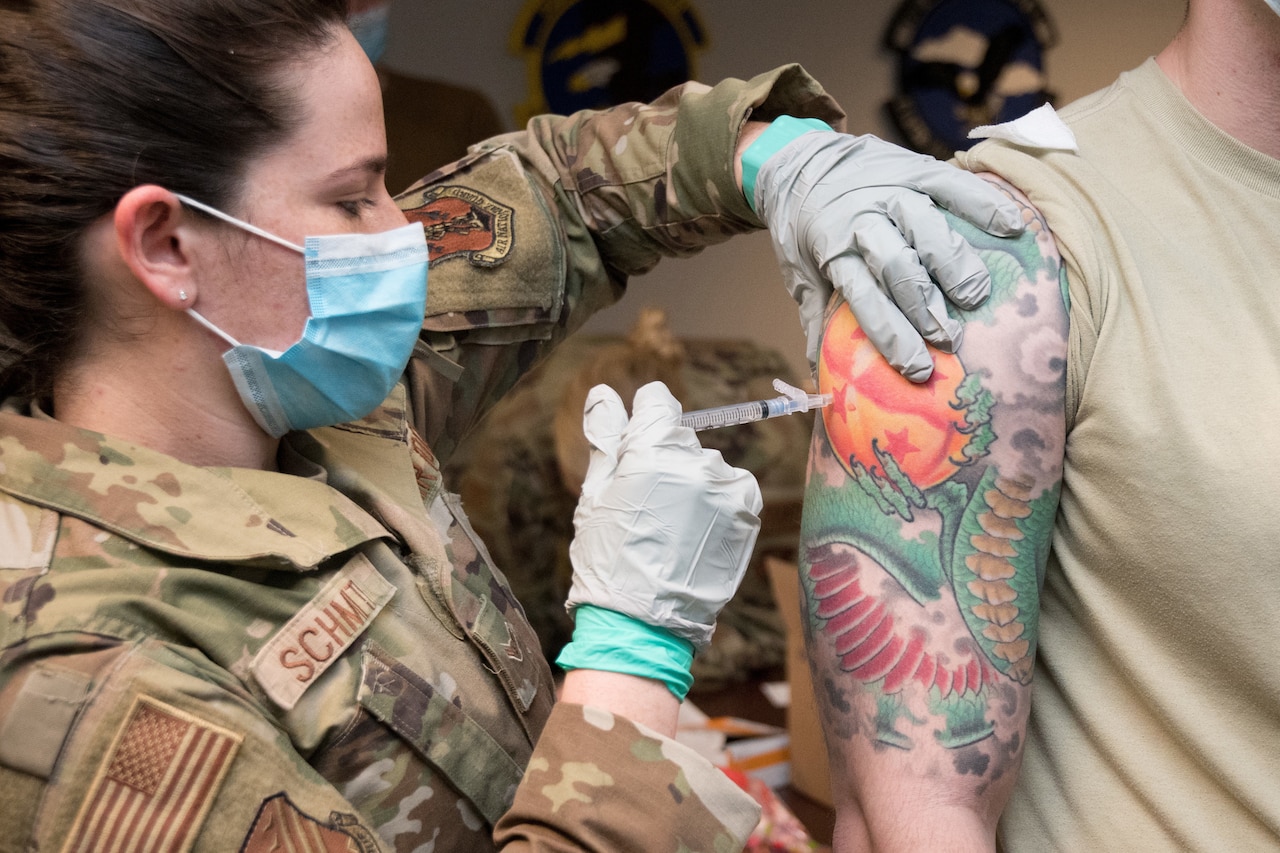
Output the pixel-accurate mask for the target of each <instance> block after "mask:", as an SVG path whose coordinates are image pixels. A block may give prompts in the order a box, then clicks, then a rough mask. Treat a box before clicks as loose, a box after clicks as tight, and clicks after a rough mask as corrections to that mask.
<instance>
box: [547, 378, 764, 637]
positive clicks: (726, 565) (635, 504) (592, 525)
mask: <svg viewBox="0 0 1280 853" xmlns="http://www.w3.org/2000/svg"><path fill="white" fill-rule="evenodd" d="M632 412H633V413H632V416H631V420H630V421H628V420H627V412H626V409H625V408H624V407H623V404H622V400H621V398H619V397H618V394H617V392H615V391H614V390H613V389H612V388H610V387H609V386H607V385H597V386H596V387H594V388H592V389H591V392H590V393H589V394H588V395H587V402H586V408H585V411H584V413H583V417H582V424H583V429H584V431H585V432H586V435H587V440H588V441H589V442H590V444H591V447H592V450H591V461H590V464H589V465H588V467H587V474H586V479H585V481H584V482H583V485H582V498H581V499H580V500H579V501H578V508H577V510H576V511H575V512H574V515H573V526H574V530H575V536H574V539H573V542H572V543H571V544H570V545H569V559H570V561H571V562H572V563H573V585H572V586H571V587H570V589H569V598H568V601H567V602H566V605H565V606H566V607H567V608H568V609H569V610H570V611H572V610H573V609H574V608H575V607H577V606H578V605H580V604H592V605H595V606H597V607H603V608H606V609H609V610H615V611H617V612H619V613H624V614H626V615H627V616H631V617H632V618H634V619H638V620H640V621H641V622H645V623H647V624H649V625H654V626H657V627H659V628H663V629H665V630H667V631H670V632H671V633H673V634H675V635H676V636H678V637H682V638H684V639H686V640H688V641H689V642H691V643H693V645H694V647H695V648H702V647H703V646H705V645H706V644H707V643H708V642H710V640H711V634H712V632H713V631H714V630H715V620H716V616H717V615H718V614H719V612H720V610H721V608H723V607H724V605H725V604H726V603H728V601H729V599H730V598H732V597H733V594H734V592H736V591H737V589H738V584H739V583H741V581H742V577H743V575H744V574H745V572H746V570H747V562H748V560H749V559H750V557H751V548H752V546H754V545H755V541H756V534H757V533H759V532H760V518H759V513H760V508H761V506H762V505H763V503H762V501H761V499H760V487H759V485H757V483H756V479H755V477H754V476H752V474H751V472H749V471H744V470H742V469H740V468H733V467H731V466H730V465H728V464H727V463H726V462H725V461H724V459H723V458H721V456H720V453H719V452H718V451H715V450H704V449H703V447H702V446H701V445H700V444H699V443H698V439H697V436H696V434H695V433H694V431H693V430H692V429H690V428H688V427H682V426H680V403H679V402H678V401H677V400H676V398H675V397H673V396H671V392H670V391H668V390H667V386H665V385H663V384H662V383H661V382H650V383H649V384H648V385H645V386H644V387H643V388H641V389H640V390H639V391H637V392H636V396H635V401H634V403H633V405H632Z"/></svg>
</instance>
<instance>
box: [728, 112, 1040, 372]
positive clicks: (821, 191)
mask: <svg viewBox="0 0 1280 853" xmlns="http://www.w3.org/2000/svg"><path fill="white" fill-rule="evenodd" d="M753 201H754V204H755V208H756V210H757V211H759V213H760V216H761V217H762V218H763V219H764V221H765V223H766V224H767V225H768V226H769V234H770V236H771V237H772V240H773V248H774V252H775V253H776V254H777V256H778V262H779V264H780V265H781V267H782V273H783V277H784V279H785V280H786V285H787V289H788V290H789V291H790V292H791V296H792V298H793V299H795V300H796V302H798V303H799V304H800V322H801V323H802V324H803V325H804V330H805V336H806V338H807V339H808V351H807V354H808V356H809V362H810V364H816V363H817V360H818V344H819V341H820V340H821V337H822V315H823V312H824V310H825V309H826V305H827V301H828V299H829V298H830V296H831V292H832V287H833V286H834V287H835V288H838V289H839V290H840V293H841V295H842V296H844V299H845V301H846V302H848V303H849V307H850V309H851V310H852V311H853V314H854V316H855V317H857V318H858V324H859V325H860V326H861V327H862V329H863V331H865V332H866V333H867V337H868V338H869V339H870V340H871V343H872V344H874V345H875V347H876V349H878V350H880V352H882V353H883V354H884V356H885V358H886V359H888V361H889V363H890V364H891V365H893V366H894V368H896V369H897V370H898V372H900V373H901V374H902V375H903V376H906V377H907V378H908V379H910V380H911V381H913V382H923V381H925V380H926V379H928V378H929V375H930V374H931V373H932V372H933V360H932V359H931V358H930V356H929V352H928V350H927V349H926V348H925V345H924V340H927V341H929V342H930V343H931V344H933V345H934V346H936V347H937V348H938V349H940V350H943V351H945V352H954V351H955V349H956V347H958V346H959V345H960V336H961V330H962V327H961V325H960V323H958V322H957V321H955V320H953V319H952V318H950V317H949V316H948V315H947V310H946V303H945V301H944V299H943V295H942V292H941V291H939V289H938V288H939V287H941V289H942V291H945V292H946V294H947V295H948V296H949V297H950V298H951V299H952V300H953V301H954V302H955V303H956V304H957V305H959V306H960V307H962V308H973V307H976V306H977V305H980V304H981V303H982V302H983V300H985V299H986V298H987V296H988V295H990V293H991V277H990V275H989V273H988V272H987V268H986V266H985V265H984V264H983V263H982V261H981V260H980V259H979V257H978V254H977V252H975V251H974V250H973V248H972V247H970V246H969V244H968V243H966V242H965V241H964V239H963V238H961V237H960V235H958V234H956V233H955V232H954V231H953V230H952V229H951V227H950V226H949V225H948V224H947V221H946V219H945V218H944V217H943V215H942V213H941V212H940V211H939V210H938V209H937V208H936V207H935V206H934V201H936V202H937V203H938V204H940V205H941V206H942V207H945V208H946V209H947V210H949V211H951V212H952V213H954V214H956V215H957V216H960V217H961V218H963V219H965V220H968V221H969V222H971V223H973V224H974V225H977V226H978V227H980V228H982V229H983V230H985V231H988V232H990V233H991V234H995V235H998V236H1012V235H1014V234H1018V233H1021V231H1022V230H1023V224H1022V217H1021V215H1020V213H1019V211H1018V208H1017V206H1016V205H1015V204H1014V203H1013V202H1012V201H1011V200H1010V199H1008V198H1006V197H1005V196H1004V195H1002V194H1001V193H1000V192H999V191H998V190H996V189H995V188H993V187H992V186H991V185H990V184H988V183H987V182H986V181H983V180H982V179H981V178H979V177H977V176H976V175H973V174H970V173H969V172H966V171H964V170H963V169H959V168H956V167H954V166H951V165H948V164H946V163H942V162H940V161H938V160H935V159H934V158H932V157H928V156H925V155H923V154H916V153H914V152H911V151H908V150H906V149H905V148H900V147H898V146H896V145H892V144H890V143H888V142H884V141H883V140H880V139H877V138H876V137H874V136H850V135H849V134H845V133H834V132H827V131H815V132H810V133H805V134H803V135H802V136H799V137H797V138H796V139H793V140H792V141H791V142H789V143H787V144H786V145H784V146H783V147H782V148H781V149H780V150H778V152H777V153H775V154H774V155H773V156H771V157H769V158H768V159H767V160H765V161H764V163H763V164H762V165H761V166H760V171H759V174H758V175H757V177H756V182H755V198H754V199H753ZM931 277H932V280H931ZM935 280H936V281H937V285H936V286H935V284H934V281H935ZM921 336H923V338H924V340H921Z"/></svg>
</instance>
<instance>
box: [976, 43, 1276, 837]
mask: <svg viewBox="0 0 1280 853" xmlns="http://www.w3.org/2000/svg"><path fill="white" fill-rule="evenodd" d="M1061 115H1062V117H1063V118H1064V119H1065V120H1066V121H1067V123H1068V124H1069V125H1070V126H1071V127H1072V129H1073V130H1074V132H1075V134H1076V136H1077V138H1078V140H1079V143H1080V151H1079V154H1068V153H1061V152H1059V153H1041V152H1035V151H1031V150H1028V149H1022V148H1017V147H1015V146H1011V145H1007V144H1003V143H987V144H984V145H981V146H978V147H977V148H976V149H974V150H973V151H970V152H968V153H967V154H964V155H961V156H960V158H959V159H960V161H961V162H962V163H963V164H964V165H965V166H967V167H968V168H971V169H974V170H990V171H994V172H997V173H999V174H1001V175H1003V176H1004V177H1006V178H1007V179H1008V180H1010V181H1011V182H1012V183H1013V184H1015V185H1017V186H1018V187H1020V188H1021V189H1022V190H1023V191H1024V192H1025V193H1026V194H1027V195H1028V196H1029V197H1030V198H1031V200H1032V201H1033V202H1034V203H1035V204H1036V206H1037V207H1039V209H1040V210H1041V211H1042V212H1043V213H1044V215H1045V217H1046V219H1047V220H1048V222H1049V225H1050V227H1051V228H1052V229H1053V231H1054V233H1055V235H1056V237H1057V241H1058V245H1059V247H1060V248H1061V250H1062V253H1063V257H1064V259H1065V261H1066V264H1067V275H1068V278H1069V281H1070V293H1071V300H1072V305H1071V346H1070V356H1069V365H1068V426H1069V429H1070V433H1069V437H1068V441H1067V447H1066V467H1065V480H1064V486H1063V493H1062V504H1061V509H1060V513H1059V517H1058V522H1057V527H1056V530H1055V534H1054V541H1053V555H1052V558H1051V560H1050V564H1049V570H1048V576H1047V579H1046V582H1045V589H1044V596H1043V601H1042V616H1041V628H1040V630H1041V640H1040V655H1039V661H1038V663H1039V665H1038V668H1037V673H1036V680H1035V687H1034V693H1033V706H1032V718H1031V722H1030V727H1029V731H1028V743H1027V749H1026V758H1025V763H1024V766H1023V769H1022V776H1021V780H1020V782H1019V786H1018V789H1017V792H1016V794H1015V796H1014V800H1013V802H1012V804H1011V805H1010V807H1009V809H1008V810H1007V812H1006V814H1005V818H1004V821H1003V824H1002V830H1001V832H1002V840H1003V842H1004V846H1005V849H1007V850H1010V851H1017V853H1022V851H1044V850H1063V851H1085V850H1088V851H1097V850H1124V851H1130V850H1132V851H1143V853H1151V851H1165V850H1168V851H1179V853H1183V851H1215V853H1216V851H1226V850H1250V851H1254V850H1276V849H1280V519H1278V518H1277V510H1278V509H1280V161H1276V160H1273V159H1271V158H1269V157H1266V156H1264V155H1262V154H1260V153H1258V152H1257V151H1254V150H1252V149H1250V148H1248V147H1246V146H1245V145H1243V144H1241V143H1239V142H1237V141H1236V140H1234V139H1232V138H1231V137H1229V136H1227V135H1226V134H1224V133H1222V132H1221V131H1219V130H1218V129H1217V128H1215V127H1214V126H1212V125H1211V124H1210V123H1209V122H1208V121H1207V120H1206V119H1205V118H1204V117H1202V116H1201V115H1200V114H1199V113H1197V112H1196V111H1195V110H1194V109H1193V108H1192V107H1191V105H1190V104H1189V103H1188V102H1187V101H1186V100H1185V99H1184V98H1183V96H1182V94H1181V93H1180V92H1179V91H1178V90H1177V89H1176V88H1175V87H1174V86H1173V84H1172V83H1171V82H1170V81H1169V80H1168V78H1167V77H1165V76H1164V74H1163V73H1162V72H1161V71H1160V69H1159V67H1158V66H1157V65H1156V64H1155V62H1154V61H1153V60H1148V61H1147V62H1146V63H1145V64H1144V65H1142V66H1140V67H1139V68H1137V69H1136V70H1134V71H1131V72H1128V73H1126V74H1123V75H1121V77H1120V79H1119V80H1118V81H1117V82H1116V83H1115V84H1114V85H1113V86H1111V87H1110V88H1109V89H1106V90H1104V91H1102V92H1098V93H1095V94H1094V95H1091V96H1089V97H1087V98H1085V99H1083V100H1081V101H1079V102H1077V103H1075V104H1073V105H1072V106H1070V107H1069V108H1067V109H1065V110H1063V111H1062V112H1061Z"/></svg>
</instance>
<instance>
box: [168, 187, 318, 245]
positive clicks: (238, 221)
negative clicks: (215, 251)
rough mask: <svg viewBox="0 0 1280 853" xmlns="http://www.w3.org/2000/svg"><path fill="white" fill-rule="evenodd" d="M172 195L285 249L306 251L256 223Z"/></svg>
mask: <svg viewBox="0 0 1280 853" xmlns="http://www.w3.org/2000/svg"><path fill="white" fill-rule="evenodd" d="M174 195H175V196H177V197H178V200H179V201H181V202H182V203H183V204H185V205H189V206H191V207H194V208H195V209H196V210H202V211H204V212H205V213H207V214H209V215H210V216H213V217H216V218H217V219H221V220H222V221H223V222H230V223H231V224H232V225H235V226H236V227H237V228H243V229H244V230H245V231H248V232H249V233H250V234H257V235H258V236H259V237H262V238H263V239H266V240H270V241H271V242H272V243H278V244H279V245H281V246H284V247H285V248H286V249H293V250H294V251H295V252H297V253H298V254H299V255H306V253H307V250H306V249H304V248H303V247H301V246H299V245H298V244H297V243H290V242H289V241H288V240H286V239H284V238H283V237H277V236H276V235H275V234H272V233H271V232H270V231H264V230H262V229H261V228H259V227H258V226H256V225H250V224H249V223H248V222H245V221H244V220H242V219H236V218H235V217H234V216H232V215H230V214H228V213H223V212H222V211H221V210H218V209H217V208H216V207H210V206H209V205H207V204H204V203H202V202H198V201H196V200H195V199H193V198H188V197H187V196H185V195H183V194H182V193H174Z"/></svg>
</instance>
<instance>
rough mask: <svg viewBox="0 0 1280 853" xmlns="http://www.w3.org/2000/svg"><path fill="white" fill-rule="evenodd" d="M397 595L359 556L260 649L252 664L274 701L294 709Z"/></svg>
mask: <svg viewBox="0 0 1280 853" xmlns="http://www.w3.org/2000/svg"><path fill="white" fill-rule="evenodd" d="M395 594H396V588H395V585H394V584H392V583H391V582H390V581H388V580H387V579H386V578H384V577H383V576H382V575H380V574H379V573H378V570H377V569H375V568H374V567H373V563H370V562H369V559H368V558H367V557H365V556H363V555H361V554H357V555H355V556H354V557H352V559H351V560H350V561H349V562H348V563H347V565H345V566H343V568H342V570H341V571H339V572H338V573H337V575H335V576H334V577H333V579H332V580H330V581H329V582H328V583H327V584H325V585H324V588H323V589H321V590H320V593H319V594H318V595H316V596H315V597H314V598H312V599H311V601H309V602H307V605H306V606H305V607H303V608H302V610H300V611H298V613H297V614H296V615H294V617H293V618H292V619H290V620H289V621H288V622H287V623H285V626H284V627H283V628H281V629H280V630H279V631H278V632H277V633H276V635H275V636H274V637H272V638H271V639H270V640H268V641H267V644H266V645H265V646H263V647H262V648H261V649H259V650H258V653H257V654H256V655H254V658H253V661H252V662H251V663H250V664H249V669H250V671H251V672H252V673H253V677H254V678H255V679H256V680H257V682H258V684H259V685H261V687H262V689H263V691H264V692H266V694H267V695H268V696H270V697H271V701H273V702H275V703H276V704H277V705H279V706H280V707H281V708H283V709H284V710H286V711H288V710H290V709H291V708H293V706H294V705H296V704H298V700H299V699H301V698H302V694H303V693H305V692H306V690H307V688H308V687H310V686H311V685H312V684H314V683H315V681H316V679H317V678H319V677H320V676H321V675H323V674H324V672H325V671H326V670H327V669H329V667H330V666H332V665H333V664H334V662H335V661H337V660H338V658H339V657H340V656H341V655H342V653H343V652H345V651H346V650H347V649H349V648H350V647H351V644H352V643H354V642H355V641H356V640H357V639H358V638H359V637H360V635H361V634H363V633H364V630H365V629H366V628H368V627H369V623H370V622H372V621H373V618H374V617H375V616H377V615H378V614H379V613H380V612H381V611H382V608H383V607H385V606H386V604H387V602H388V601H390V600H391V598H392V596H394V595H395Z"/></svg>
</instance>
